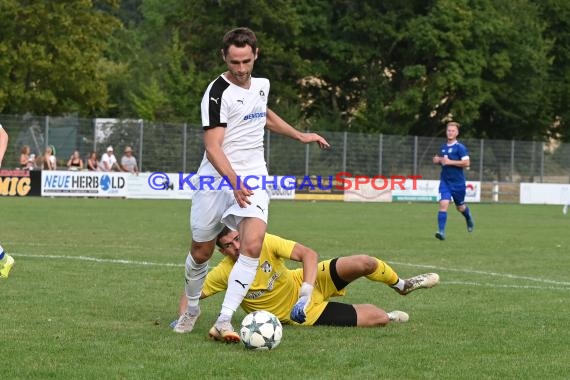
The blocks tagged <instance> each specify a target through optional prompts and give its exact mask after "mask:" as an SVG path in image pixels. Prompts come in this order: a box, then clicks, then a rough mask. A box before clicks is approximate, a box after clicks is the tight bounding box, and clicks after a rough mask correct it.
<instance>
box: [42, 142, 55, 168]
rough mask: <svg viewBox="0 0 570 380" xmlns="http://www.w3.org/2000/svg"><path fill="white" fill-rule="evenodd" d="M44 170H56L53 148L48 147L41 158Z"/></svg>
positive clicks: (51, 146)
mask: <svg viewBox="0 0 570 380" xmlns="http://www.w3.org/2000/svg"><path fill="white" fill-rule="evenodd" d="M43 168H44V170H57V160H56V158H55V147H54V146H53V145H48V146H47V147H46V150H45V152H44V156H43Z"/></svg>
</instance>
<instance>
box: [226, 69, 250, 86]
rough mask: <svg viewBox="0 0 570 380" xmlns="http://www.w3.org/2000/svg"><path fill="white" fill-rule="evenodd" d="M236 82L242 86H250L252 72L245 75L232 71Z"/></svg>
mask: <svg viewBox="0 0 570 380" xmlns="http://www.w3.org/2000/svg"><path fill="white" fill-rule="evenodd" d="M230 73H231V74H232V77H233V78H234V80H235V81H236V82H237V83H238V84H240V85H248V84H249V81H250V79H251V72H246V73H243V74H239V73H236V72H233V71H230Z"/></svg>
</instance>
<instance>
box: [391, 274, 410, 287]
mask: <svg viewBox="0 0 570 380" xmlns="http://www.w3.org/2000/svg"><path fill="white" fill-rule="evenodd" d="M404 285H406V281H405V280H402V279H401V278H399V277H398V282H396V283H395V284H394V285H391V287H392V288H396V289H398V290H404Z"/></svg>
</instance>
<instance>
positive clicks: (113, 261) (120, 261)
mask: <svg viewBox="0 0 570 380" xmlns="http://www.w3.org/2000/svg"><path fill="white" fill-rule="evenodd" d="M12 255H13V256H14V257H16V258H17V257H31V258H39V259H63V260H79V261H91V262H96V263H111V264H126V265H142V266H156V267H176V268H181V267H184V264H183V263H179V264H174V263H157V262H152V261H134V260H125V259H101V258H97V257H90V256H68V255H37V254H28V253H13V254H12ZM390 263H391V264H395V265H402V266H409V267H415V268H428V269H433V270H439V271H448V272H461V273H471V274H480V275H485V276H493V277H505V278H511V279H516V280H529V281H534V282H542V283H546V284H553V285H562V286H564V285H570V282H565V281H554V280H548V279H543V278H535V277H528V276H518V275H514V274H509V273H497V272H484V271H480V270H471V269H461V268H447V267H439V266H436V265H425V264H411V263H402V262H397V261H390ZM442 283H444V284H450V285H472V286H489V287H496V288H499V287H502V288H518V289H561V290H570V288H565V287H540V286H530V285H500V284H496V283H492V284H491V283H489V284H482V283H478V282H458V281H442Z"/></svg>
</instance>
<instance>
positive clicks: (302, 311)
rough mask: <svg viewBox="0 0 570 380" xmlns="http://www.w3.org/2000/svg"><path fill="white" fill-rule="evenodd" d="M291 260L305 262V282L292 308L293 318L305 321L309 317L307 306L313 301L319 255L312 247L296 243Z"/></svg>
mask: <svg viewBox="0 0 570 380" xmlns="http://www.w3.org/2000/svg"><path fill="white" fill-rule="evenodd" d="M291 260H295V261H300V262H302V263H303V284H302V285H301V290H300V292H299V299H298V300H297V303H296V304H295V305H294V306H293V309H292V310H291V319H292V320H294V321H295V322H297V323H303V322H305V320H306V318H307V307H308V306H309V304H310V302H311V294H312V293H313V288H314V285H315V280H316V278H317V264H318V260H319V255H318V254H317V252H315V251H313V250H312V249H310V248H308V247H305V246H304V245H302V244H299V243H296V244H295V246H294V247H293V251H292V252H291Z"/></svg>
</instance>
